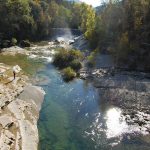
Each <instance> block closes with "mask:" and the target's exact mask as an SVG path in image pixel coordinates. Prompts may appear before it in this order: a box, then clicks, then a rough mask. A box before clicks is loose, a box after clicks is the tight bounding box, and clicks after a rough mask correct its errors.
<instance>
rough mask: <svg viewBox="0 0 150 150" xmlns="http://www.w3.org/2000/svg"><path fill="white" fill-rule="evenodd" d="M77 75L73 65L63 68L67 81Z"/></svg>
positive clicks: (64, 77)
mask: <svg viewBox="0 0 150 150" xmlns="http://www.w3.org/2000/svg"><path fill="white" fill-rule="evenodd" d="M75 77H76V73H75V71H74V70H73V69H72V68H71V67H67V68H65V69H63V79H64V80H65V81H70V80H72V79H74V78H75Z"/></svg>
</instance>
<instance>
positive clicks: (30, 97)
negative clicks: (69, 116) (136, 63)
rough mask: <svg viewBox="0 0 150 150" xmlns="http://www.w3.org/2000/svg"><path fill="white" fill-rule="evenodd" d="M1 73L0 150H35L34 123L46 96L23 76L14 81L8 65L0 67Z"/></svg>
mask: <svg viewBox="0 0 150 150" xmlns="http://www.w3.org/2000/svg"><path fill="white" fill-rule="evenodd" d="M0 70H1V71H2V76H0V149H1V150H10V149H14V150H20V149H21V150H37V147H38V140H39V138H38V129H37V120H38V116H39V111H40V108H41V104H42V101H43V99H44V94H45V93H44V91H43V90H42V89H41V88H40V87H36V86H32V85H31V84H29V83H28V78H27V76H25V75H22V74H18V75H17V77H16V79H15V80H13V77H12V76H11V75H10V74H7V72H10V70H11V68H10V67H9V66H5V65H4V64H0ZM12 75H13V74H12Z"/></svg>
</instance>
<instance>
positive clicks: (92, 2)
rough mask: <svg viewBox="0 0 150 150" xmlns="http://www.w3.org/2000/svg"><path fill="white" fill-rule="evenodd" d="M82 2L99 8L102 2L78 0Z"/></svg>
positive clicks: (99, 0)
mask: <svg viewBox="0 0 150 150" xmlns="http://www.w3.org/2000/svg"><path fill="white" fill-rule="evenodd" d="M80 1H82V2H85V3H87V4H89V5H92V6H93V7H96V6H99V5H100V4H101V1H102V0H80Z"/></svg>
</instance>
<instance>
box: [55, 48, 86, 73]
mask: <svg viewBox="0 0 150 150" xmlns="http://www.w3.org/2000/svg"><path fill="white" fill-rule="evenodd" d="M82 58H83V54H82V53H81V52H80V51H79V50H67V49H59V50H58V52H57V53H56V54H55V56H54V62H53V63H54V65H55V66H57V67H59V68H60V69H63V68H66V67H69V66H70V67H72V69H74V70H76V71H78V70H79V69H80V68H81V67H82V65H81V63H80V61H81V60H82Z"/></svg>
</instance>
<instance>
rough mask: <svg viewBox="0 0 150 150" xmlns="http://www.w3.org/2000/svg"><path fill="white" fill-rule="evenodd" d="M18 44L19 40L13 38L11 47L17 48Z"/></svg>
mask: <svg viewBox="0 0 150 150" xmlns="http://www.w3.org/2000/svg"><path fill="white" fill-rule="evenodd" d="M16 44H17V39H16V38H12V39H11V45H12V46H15V45H16Z"/></svg>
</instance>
